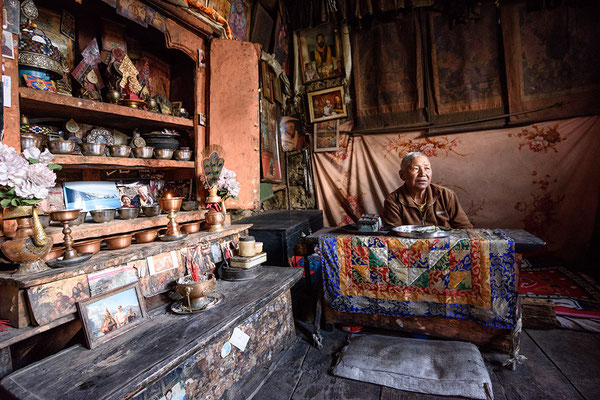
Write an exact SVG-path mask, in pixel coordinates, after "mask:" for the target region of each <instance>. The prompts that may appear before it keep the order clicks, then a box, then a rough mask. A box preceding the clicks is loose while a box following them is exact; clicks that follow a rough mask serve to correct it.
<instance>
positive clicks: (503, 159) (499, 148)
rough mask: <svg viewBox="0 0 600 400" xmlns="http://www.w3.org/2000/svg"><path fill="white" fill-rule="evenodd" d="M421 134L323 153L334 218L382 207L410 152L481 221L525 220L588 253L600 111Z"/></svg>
mask: <svg viewBox="0 0 600 400" xmlns="http://www.w3.org/2000/svg"><path fill="white" fill-rule="evenodd" d="M418 136H419V134H418V133H411V134H402V135H400V134H385V135H364V136H354V137H349V136H348V135H342V136H341V137H340V146H342V148H341V150H340V151H338V152H336V153H315V155H314V171H315V180H316V185H315V186H316V189H317V199H318V204H319V205H320V207H321V208H322V209H323V210H324V213H325V219H326V223H327V224H328V225H333V226H335V225H345V224H349V223H353V222H354V221H356V220H357V219H358V217H359V216H360V215H361V214H363V213H376V214H380V215H381V214H382V212H383V199H384V196H385V195H387V194H388V193H390V192H391V191H393V190H395V189H396V188H397V187H399V186H400V185H401V184H402V181H401V180H400V178H399V176H398V169H399V167H400V160H401V159H402V157H403V156H404V155H405V154H407V153H408V152H411V151H421V152H422V153H424V154H426V155H428V156H429V157H430V158H431V162H432V166H433V179H432V181H433V182H434V183H437V184H441V185H444V186H447V187H449V188H451V189H452V190H454V191H455V192H456V193H457V195H458V197H459V199H460V202H461V204H462V206H463V208H464V209H465V211H466V212H467V214H468V216H469V218H470V219H471V222H472V223H473V225H475V227H480V228H484V227H485V228H524V229H526V230H527V231H529V232H531V233H533V234H535V235H537V236H539V237H541V238H542V239H544V240H546V241H547V242H548V250H550V251H558V252H559V253H560V254H562V255H563V256H565V257H569V258H572V259H577V258H581V257H583V255H584V251H585V250H586V246H588V245H589V243H590V238H591V235H592V231H593V227H594V222H595V221H596V213H597V208H598V198H599V189H600V169H599V168H598V161H597V160H598V158H599V157H600V117H598V116H594V117H581V118H574V119H569V120H561V121H551V122H544V123H540V124H536V125H528V126H524V127H519V128H509V129H498V130H488V131H480V132H473V133H464V134H457V135H451V136H436V137H430V138H426V139H418Z"/></svg>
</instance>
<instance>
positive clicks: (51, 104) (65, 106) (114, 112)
mask: <svg viewBox="0 0 600 400" xmlns="http://www.w3.org/2000/svg"><path fill="white" fill-rule="evenodd" d="M19 94H20V97H21V101H20V107H21V113H22V114H25V115H27V116H28V117H59V118H65V119H70V118H73V119H74V120H75V121H77V122H83V123H86V124H92V125H99V126H106V127H111V128H117V129H119V128H120V129H133V128H140V129H145V130H155V129H162V128H172V129H185V130H188V129H192V128H193V127H194V122H193V121H192V120H191V119H187V118H180V117H173V116H171V115H163V114H158V113H153V112H150V111H144V110H139V109H135V108H130V107H125V106H120V105H117V104H110V103H103V102H101V101H94V100H87V99H80V98H77V97H70V96H64V95H60V94H55V93H49V92H46V91H42V90H36V89H31V88H27V87H20V88H19Z"/></svg>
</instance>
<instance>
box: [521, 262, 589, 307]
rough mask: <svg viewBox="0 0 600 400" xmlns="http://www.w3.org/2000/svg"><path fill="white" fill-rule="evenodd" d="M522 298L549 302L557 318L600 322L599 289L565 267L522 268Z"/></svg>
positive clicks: (587, 279)
mask: <svg viewBox="0 0 600 400" xmlns="http://www.w3.org/2000/svg"><path fill="white" fill-rule="evenodd" d="M520 275H521V277H520V285H519V295H521V296H524V297H537V298H545V299H549V300H551V301H552V302H553V303H554V308H555V311H556V314H557V315H565V316H572V317H578V318H596V319H597V318H600V285H598V283H597V282H595V281H594V280H593V279H592V278H590V277H589V276H588V275H586V274H583V273H578V272H574V271H570V270H568V269H567V268H564V267H560V266H557V267H545V268H533V267H528V266H527V265H525V266H523V265H522V266H521V271H520Z"/></svg>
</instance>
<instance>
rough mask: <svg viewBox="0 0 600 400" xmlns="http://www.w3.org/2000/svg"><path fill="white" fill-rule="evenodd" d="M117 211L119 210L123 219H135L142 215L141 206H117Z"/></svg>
mask: <svg viewBox="0 0 600 400" xmlns="http://www.w3.org/2000/svg"><path fill="white" fill-rule="evenodd" d="M117 211H118V212H119V218H121V219H134V218H137V216H138V215H140V208H139V207H121V208H117Z"/></svg>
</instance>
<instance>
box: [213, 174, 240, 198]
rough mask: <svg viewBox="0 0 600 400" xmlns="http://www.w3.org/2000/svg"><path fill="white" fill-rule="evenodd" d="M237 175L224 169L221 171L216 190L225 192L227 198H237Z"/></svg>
mask: <svg viewBox="0 0 600 400" xmlns="http://www.w3.org/2000/svg"><path fill="white" fill-rule="evenodd" d="M236 178H237V174H236V173H235V172H233V171H231V170H229V169H227V168H225V167H223V169H222V170H221V175H219V180H218V181H217V188H219V190H225V191H226V192H227V195H228V196H231V197H237V196H238V194H240V183H239V182H238V181H237V179H236Z"/></svg>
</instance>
